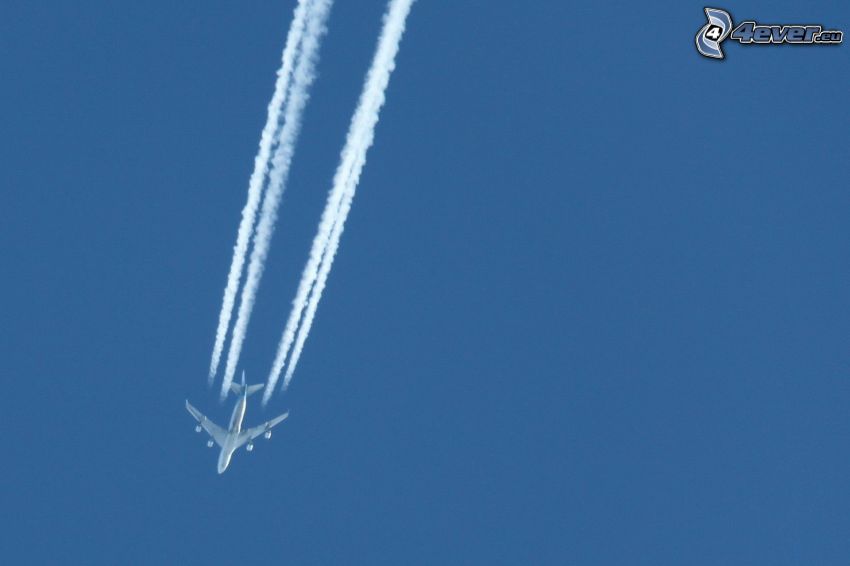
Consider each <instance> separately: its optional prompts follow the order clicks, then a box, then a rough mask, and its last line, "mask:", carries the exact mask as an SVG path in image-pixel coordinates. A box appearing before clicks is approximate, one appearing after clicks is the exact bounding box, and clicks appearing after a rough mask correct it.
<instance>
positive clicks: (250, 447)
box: [245, 444, 254, 452]
mask: <svg viewBox="0 0 850 566" xmlns="http://www.w3.org/2000/svg"><path fill="white" fill-rule="evenodd" d="M245 449H246V450H248V452H250V451H251V450H253V449H254V445H253V444H249V445H248V446H247V447H246V448H245Z"/></svg>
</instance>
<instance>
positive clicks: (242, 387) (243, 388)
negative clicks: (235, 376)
mask: <svg viewBox="0 0 850 566" xmlns="http://www.w3.org/2000/svg"><path fill="white" fill-rule="evenodd" d="M265 385H266V384H265V383H257V384H256V385H246V384H245V371H244V370H243V371H242V383H231V384H230V390H231V391H233V393H235V394H236V395H242V393H243V392H245V393H246V395H247V396H248V397H250V396H251V395H253V394H254V393H256V392H257V391H259V390H261V389H262V388H263V387H265Z"/></svg>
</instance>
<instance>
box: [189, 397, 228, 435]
mask: <svg viewBox="0 0 850 566" xmlns="http://www.w3.org/2000/svg"><path fill="white" fill-rule="evenodd" d="M186 410H188V411H189V413H190V414H191V415H192V416H193V417H195V420H196V421H198V424H200V425H201V426H202V427H203V428H204V430H205V431H207V433H209V435H210V436H211V437H212V439H213V440H215V443H216V444H218V445H219V446H224V439H225V438H226V437H227V431H226V430H224V429H223V428H221V427H220V426H218V425H217V424H215V423H214V422H212V421H211V420H209V419H208V418H207V417H205V416H204V415H203V413H201V411H199V410H198V409H196V408H195V407H193V406H192V405H191V403H189V401H188V400H187V401H186Z"/></svg>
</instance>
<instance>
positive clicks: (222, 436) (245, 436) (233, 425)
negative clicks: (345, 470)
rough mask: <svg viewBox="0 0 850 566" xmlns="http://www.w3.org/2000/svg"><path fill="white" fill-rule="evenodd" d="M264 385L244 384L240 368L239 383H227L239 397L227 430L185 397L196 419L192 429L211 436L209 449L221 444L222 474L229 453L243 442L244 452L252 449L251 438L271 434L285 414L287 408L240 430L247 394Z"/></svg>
mask: <svg viewBox="0 0 850 566" xmlns="http://www.w3.org/2000/svg"><path fill="white" fill-rule="evenodd" d="M264 385H265V384H263V383H259V384H257V385H246V384H245V372H244V371H243V372H242V383H241V384H239V383H231V384H230V390H231V391H233V393H235V394H236V395H239V399H238V400H237V401H236V406H235V407H233V414H232V415H231V417H230V426H229V427H228V428H227V429H224V428H222V427H220V426H218V425H217V424H215V423H214V422H212V421H211V420H209V419H208V418H207V417H205V416H204V415H203V414H202V413H201V412H200V411H199V410H198V409H196V408H195V407H193V406H192V405H191V403H189V400H188V399H187V400H186V409H187V410H188V411H189V413H190V414H191V415H192V416H193V417H195V420H196V421H198V425H197V426H196V427H195V432H201V430H205V431H207V433H208V434H209V435H210V437H211V438H210V439H209V440H207V446H208V447H209V448H212V447H213V445H214V444H218V445H219V446H220V447H221V452H220V453H219V455H218V473H219V474H223V473H224V470H226V469H227V466H228V465H230V458H231V457H232V456H233V453H234V452H236V450H238V449H239V448H240V447H241V446H242V445H243V444H247V445H248V446H247V447H246V449H247V450H248V452H250V451H252V450H253V449H254V439H255V438H257V437H258V436H260V435H261V434H262V435H264V436H265V437H266V439H267V440H268V439H269V438H271V437H272V427H274V426H275V425H277V424H278V423H280V422H282V421H283V420H284V419H286V417H288V416H289V411H287V412H285V413H284V414H282V415H280V416H278V417H275V418H273V419H272V420H270V421H267V422H265V423H263V424H261V425H260V426H255V427H254V428H247V429H245V430H242V419H243V418H244V417H245V406H246V405H247V403H248V396H249V395H251V394H253V393H256V392H257V391H259V390H261V389H262V388H263V387H264Z"/></svg>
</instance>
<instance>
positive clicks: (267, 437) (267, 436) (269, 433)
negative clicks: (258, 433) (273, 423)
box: [263, 430, 272, 440]
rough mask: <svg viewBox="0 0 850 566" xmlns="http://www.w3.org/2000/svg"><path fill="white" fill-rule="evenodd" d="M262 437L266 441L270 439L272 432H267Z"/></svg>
mask: <svg viewBox="0 0 850 566" xmlns="http://www.w3.org/2000/svg"><path fill="white" fill-rule="evenodd" d="M263 436H264V437H266V440H268V439H269V438H271V437H272V431H270V430H267V431H266V432H265V433H264V434H263Z"/></svg>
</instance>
